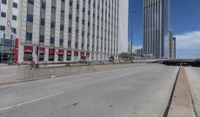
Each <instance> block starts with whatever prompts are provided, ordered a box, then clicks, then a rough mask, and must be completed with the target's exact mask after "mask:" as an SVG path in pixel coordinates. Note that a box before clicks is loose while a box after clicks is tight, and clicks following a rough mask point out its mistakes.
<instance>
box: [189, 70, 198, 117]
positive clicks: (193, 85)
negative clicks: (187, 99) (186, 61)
mask: <svg viewBox="0 0 200 117" xmlns="http://www.w3.org/2000/svg"><path fill="white" fill-rule="evenodd" d="M186 71H187V75H188V79H189V83H190V89H191V93H192V97H193V101H194V106H195V111H196V114H197V117H200V68H197V67H187V68H186Z"/></svg>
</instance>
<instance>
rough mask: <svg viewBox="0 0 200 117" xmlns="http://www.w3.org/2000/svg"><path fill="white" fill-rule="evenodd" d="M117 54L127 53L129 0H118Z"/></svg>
mask: <svg viewBox="0 0 200 117" xmlns="http://www.w3.org/2000/svg"><path fill="white" fill-rule="evenodd" d="M119 3H120V4H119V9H120V10H119V16H120V17H119V53H122V52H128V15H129V0H119Z"/></svg>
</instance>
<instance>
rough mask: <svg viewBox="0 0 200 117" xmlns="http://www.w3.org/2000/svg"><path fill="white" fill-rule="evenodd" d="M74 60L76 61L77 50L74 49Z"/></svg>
mask: <svg viewBox="0 0 200 117" xmlns="http://www.w3.org/2000/svg"><path fill="white" fill-rule="evenodd" d="M74 60H75V61H78V51H74Z"/></svg>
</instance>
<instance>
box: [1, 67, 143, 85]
mask: <svg viewBox="0 0 200 117" xmlns="http://www.w3.org/2000/svg"><path fill="white" fill-rule="evenodd" d="M140 65H141V64H106V65H91V66H76V67H75V66H72V67H51V68H49V67H41V68H31V67H30V66H15V67H13V68H8V69H0V76H1V77H0V84H1V83H2V82H3V83H4V82H16V81H29V80H38V79H47V78H55V77H60V76H69V75H77V74H82V73H90V72H98V71H105V70H111V69H118V68H127V67H133V66H140ZM2 74H7V77H4V76H5V75H4V76H3V75H2Z"/></svg>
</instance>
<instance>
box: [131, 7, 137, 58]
mask: <svg viewBox="0 0 200 117" xmlns="http://www.w3.org/2000/svg"><path fill="white" fill-rule="evenodd" d="M135 14H136V10H133V11H132V12H131V15H132V19H131V20H132V26H131V36H130V38H131V55H130V59H131V62H133V30H134V15H135Z"/></svg>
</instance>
